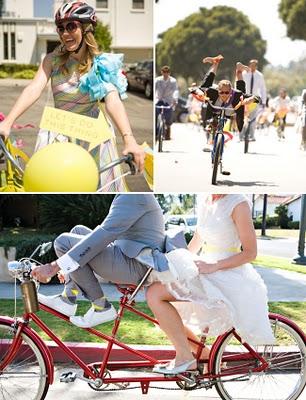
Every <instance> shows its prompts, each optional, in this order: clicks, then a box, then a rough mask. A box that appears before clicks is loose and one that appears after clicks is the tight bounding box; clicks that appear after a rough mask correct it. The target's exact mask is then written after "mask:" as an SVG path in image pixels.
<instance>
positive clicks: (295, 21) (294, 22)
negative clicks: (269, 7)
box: [278, 0, 306, 40]
mask: <svg viewBox="0 0 306 400" xmlns="http://www.w3.org/2000/svg"><path fill="white" fill-rule="evenodd" d="M278 11H279V15H280V17H281V19H282V20H283V21H284V23H285V24H286V26H287V35H288V36H289V37H290V38H291V39H293V40H294V39H302V40H306V29H305V15H306V0H281V2H280V4H279V7H278Z"/></svg>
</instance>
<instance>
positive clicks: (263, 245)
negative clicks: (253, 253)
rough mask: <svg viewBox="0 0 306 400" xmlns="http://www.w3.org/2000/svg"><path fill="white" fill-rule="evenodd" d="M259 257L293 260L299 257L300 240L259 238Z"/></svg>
mask: <svg viewBox="0 0 306 400" xmlns="http://www.w3.org/2000/svg"><path fill="white" fill-rule="evenodd" d="M257 250H258V255H265V256H273V257H285V258H290V259H291V260H292V259H293V258H294V257H296V256H297V252H298V238H273V239H271V240H270V239H263V238H260V237H259V238H257Z"/></svg>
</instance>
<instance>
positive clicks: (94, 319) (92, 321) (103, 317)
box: [70, 305, 117, 328]
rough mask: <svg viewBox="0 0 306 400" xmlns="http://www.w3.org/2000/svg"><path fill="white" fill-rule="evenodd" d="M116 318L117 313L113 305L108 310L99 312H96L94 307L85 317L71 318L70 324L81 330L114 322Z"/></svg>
mask: <svg viewBox="0 0 306 400" xmlns="http://www.w3.org/2000/svg"><path fill="white" fill-rule="evenodd" d="M116 318H117V311H116V310H115V308H114V307H113V305H111V307H110V308H108V309H107V310H104V311H99V312H97V311H95V309H94V308H93V306H92V307H90V309H89V310H88V311H87V313H86V314H85V315H84V316H83V317H79V316H77V317H70V322H71V323H72V324H74V325H76V326H79V327H80V328H91V327H93V326H96V325H99V324H103V323H104V322H109V321H113V320H114V319H116Z"/></svg>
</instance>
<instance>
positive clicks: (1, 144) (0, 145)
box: [0, 135, 24, 174]
mask: <svg viewBox="0 0 306 400" xmlns="http://www.w3.org/2000/svg"><path fill="white" fill-rule="evenodd" d="M0 148H1V150H2V151H3V153H4V155H5V157H6V158H7V159H8V160H9V161H10V162H11V163H12V164H13V165H14V167H15V168H16V169H17V170H18V171H19V172H20V173H21V174H23V173H24V170H23V169H22V168H21V167H20V165H18V164H17V163H16V160H15V159H14V157H13V156H12V155H11V153H10V152H9V151H8V150H7V148H6V145H5V141H4V140H3V138H2V136H1V135H0Z"/></svg>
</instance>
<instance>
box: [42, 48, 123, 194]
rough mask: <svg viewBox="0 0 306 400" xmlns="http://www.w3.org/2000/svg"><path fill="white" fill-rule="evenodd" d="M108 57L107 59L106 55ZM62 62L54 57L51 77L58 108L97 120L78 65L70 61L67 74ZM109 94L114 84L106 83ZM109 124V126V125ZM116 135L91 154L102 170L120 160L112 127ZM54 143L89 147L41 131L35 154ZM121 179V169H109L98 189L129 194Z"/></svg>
mask: <svg viewBox="0 0 306 400" xmlns="http://www.w3.org/2000/svg"><path fill="white" fill-rule="evenodd" d="M104 57H105V55H104ZM58 63H59V58H58V57H57V56H56V55H54V57H53V60H52V65H53V68H52V73H51V87H52V93H53V98H54V106H55V108H60V109H61V110H65V111H71V112H74V113H77V114H79V115H86V116H88V117H93V118H98V115H99V112H100V109H99V107H98V103H97V101H96V100H91V98H90V96H89V94H88V93H82V92H81V91H80V89H79V83H80V74H79V72H78V65H79V63H78V61H77V60H75V59H73V58H70V59H68V61H67V63H66V67H67V70H68V73H64V72H62V71H61V70H60V68H59V66H58ZM104 86H105V87H106V89H107V90H106V94H107V93H109V92H110V91H113V90H116V87H115V86H114V85H113V84H112V83H105V85H104ZM109 124H110V122H109ZM110 127H111V130H112V132H113V138H112V139H110V140H108V141H106V142H104V143H101V144H100V145H98V146H96V147H95V148H94V149H92V150H91V151H90V154H91V155H92V156H93V158H94V159H95V161H96V163H97V165H98V167H99V168H101V167H102V166H105V165H106V164H108V163H110V162H111V161H112V160H114V159H116V158H118V153H117V148H116V140H115V133H114V130H113V128H112V126H111V124H110ZM53 141H75V142H76V143H77V144H79V145H81V146H82V147H84V148H85V149H88V147H89V143H88V142H85V141H81V140H77V139H72V138H68V137H67V136H64V135H61V134H58V133H54V132H50V131H45V130H40V131H39V133H38V138H37V142H36V147H35V151H37V150H39V149H40V148H42V147H44V146H46V145H47V144H49V143H52V142H53ZM121 175H122V171H121V167H120V166H117V167H115V168H112V169H109V170H108V171H106V172H103V173H102V174H100V182H99V187H100V188H101V187H105V189H102V190H101V191H106V192H124V191H127V188H126V184H125V181H124V179H123V178H120V179H117V180H116V181H115V182H112V181H113V180H115V179H116V178H119V177H120V176H121Z"/></svg>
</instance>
